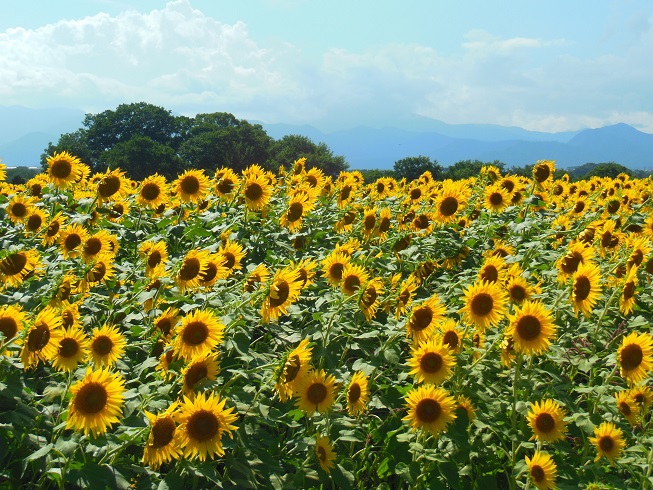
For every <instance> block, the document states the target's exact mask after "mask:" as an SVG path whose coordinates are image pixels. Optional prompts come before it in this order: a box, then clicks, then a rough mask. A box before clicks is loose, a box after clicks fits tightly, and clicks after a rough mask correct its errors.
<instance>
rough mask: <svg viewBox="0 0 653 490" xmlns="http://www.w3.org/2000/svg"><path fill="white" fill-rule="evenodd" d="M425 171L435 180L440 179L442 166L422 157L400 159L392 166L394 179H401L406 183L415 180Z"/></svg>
mask: <svg viewBox="0 0 653 490" xmlns="http://www.w3.org/2000/svg"><path fill="white" fill-rule="evenodd" d="M426 171H429V172H431V175H432V176H433V178H434V179H436V180H440V179H441V178H442V166H441V165H440V164H439V163H438V161H437V160H431V159H430V158H429V157H426V156H424V155H420V156H418V157H406V158H402V159H401V160H397V161H396V162H395V164H394V173H395V178H396V179H398V180H400V179H403V178H405V179H406V180H407V181H411V180H415V179H418V178H419V176H420V175H422V174H423V173H424V172H426Z"/></svg>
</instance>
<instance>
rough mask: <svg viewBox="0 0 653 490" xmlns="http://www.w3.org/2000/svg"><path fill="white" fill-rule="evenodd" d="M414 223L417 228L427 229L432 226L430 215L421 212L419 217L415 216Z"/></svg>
mask: <svg viewBox="0 0 653 490" xmlns="http://www.w3.org/2000/svg"><path fill="white" fill-rule="evenodd" d="M413 224H414V225H415V228H417V229H418V230H425V229H427V228H428V227H429V226H430V224H431V221H430V220H429V217H428V216H426V215H425V214H420V215H419V216H418V217H417V218H415V220H414V221H413Z"/></svg>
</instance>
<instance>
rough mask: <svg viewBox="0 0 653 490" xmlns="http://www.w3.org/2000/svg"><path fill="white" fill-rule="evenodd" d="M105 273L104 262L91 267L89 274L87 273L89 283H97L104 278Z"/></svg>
mask: <svg viewBox="0 0 653 490" xmlns="http://www.w3.org/2000/svg"><path fill="white" fill-rule="evenodd" d="M106 273H107V266H106V265H105V264H104V262H98V263H97V264H95V265H94V266H93V268H92V269H91V272H89V273H88V275H89V281H93V282H98V281H101V280H102V279H103V278H104V275H105V274H106Z"/></svg>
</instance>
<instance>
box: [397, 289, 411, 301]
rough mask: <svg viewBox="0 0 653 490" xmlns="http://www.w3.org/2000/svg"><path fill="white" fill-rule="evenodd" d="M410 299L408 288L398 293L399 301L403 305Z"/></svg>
mask: <svg viewBox="0 0 653 490" xmlns="http://www.w3.org/2000/svg"><path fill="white" fill-rule="evenodd" d="M409 301H410V290H409V289H404V290H403V291H402V292H401V293H400V294H399V302H400V303H401V304H403V305H406V304H408V302H409Z"/></svg>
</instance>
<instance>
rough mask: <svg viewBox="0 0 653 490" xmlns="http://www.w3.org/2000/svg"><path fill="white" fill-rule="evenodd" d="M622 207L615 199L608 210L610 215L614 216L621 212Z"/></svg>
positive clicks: (608, 206)
mask: <svg viewBox="0 0 653 490" xmlns="http://www.w3.org/2000/svg"><path fill="white" fill-rule="evenodd" d="M620 206H621V204H620V203H619V201H617V200H616V199H613V200H612V201H610V202H609V203H608V205H607V207H606V209H607V210H608V213H610V214H614V213H616V212H617V211H619V207H620Z"/></svg>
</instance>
